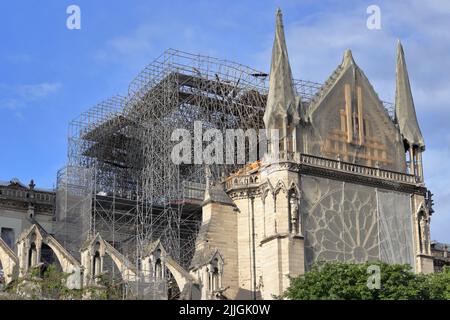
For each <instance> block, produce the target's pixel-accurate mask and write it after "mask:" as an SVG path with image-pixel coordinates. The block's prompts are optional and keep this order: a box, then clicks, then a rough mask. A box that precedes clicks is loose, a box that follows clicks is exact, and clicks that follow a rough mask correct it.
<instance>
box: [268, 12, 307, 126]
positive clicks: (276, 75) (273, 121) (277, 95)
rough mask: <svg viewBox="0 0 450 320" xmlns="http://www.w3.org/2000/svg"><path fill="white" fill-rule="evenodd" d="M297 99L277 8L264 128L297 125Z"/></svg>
mask: <svg viewBox="0 0 450 320" xmlns="http://www.w3.org/2000/svg"><path fill="white" fill-rule="evenodd" d="M297 101H298V100H297V99H296V97H295V91H294V83H293V80H292V71H291V66H290V64H289V57H288V52H287V48H286V40H285V37H284V29H283V15H282V13H281V10H280V9H278V10H277V13H276V30H275V40H274V43H273V49H272V63H271V66H270V81H269V94H268V97H267V106H266V111H265V114H264V124H265V127H266V129H280V128H281V127H283V126H287V125H294V126H295V125H297V124H298V121H299V114H298V109H297V105H298V102H297ZM285 122H287V123H285Z"/></svg>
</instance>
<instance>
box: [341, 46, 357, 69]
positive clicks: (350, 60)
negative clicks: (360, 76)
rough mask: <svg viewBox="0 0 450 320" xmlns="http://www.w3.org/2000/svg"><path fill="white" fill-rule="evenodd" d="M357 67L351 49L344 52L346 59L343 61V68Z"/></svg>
mask: <svg viewBox="0 0 450 320" xmlns="http://www.w3.org/2000/svg"><path fill="white" fill-rule="evenodd" d="M352 64H353V65H356V63H355V60H354V59H353V55H352V51H351V50H350V49H346V50H345V52H344V58H343V59H342V67H344V68H345V67H347V66H349V65H352Z"/></svg>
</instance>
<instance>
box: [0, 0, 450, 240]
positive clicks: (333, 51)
mask: <svg viewBox="0 0 450 320" xmlns="http://www.w3.org/2000/svg"><path fill="white" fill-rule="evenodd" d="M71 4H76V5H79V6H80V8H81V14H82V16H81V19H82V29H81V30H68V29H67V28H66V19H67V16H68V15H67V14H66V8H67V7H68V6H69V5H71ZM371 4H376V5H378V6H379V7H380V9H381V30H368V29H367V27H366V19H367V17H368V15H367V13H366V8H367V7H368V6H369V5H371ZM277 7H281V8H282V10H283V13H284V22H285V29H286V37H287V45H288V50H289V55H290V59H291V64H292V69H293V74H294V77H296V78H301V79H306V80H312V81H317V82H323V81H324V80H325V79H326V78H327V77H328V75H329V74H330V73H331V72H332V71H333V70H334V68H335V67H336V66H337V65H338V64H339V63H340V62H341V59H342V54H343V52H344V50H345V49H346V48H350V49H352V51H353V55H354V57H355V60H356V62H357V63H358V64H359V66H360V67H361V68H362V69H363V70H364V71H365V73H366V75H367V76H368V78H369V79H370V80H371V82H372V84H373V85H374V87H375V89H376V90H377V92H378V94H379V95H380V97H381V98H382V99H383V100H387V101H393V99H394V93H395V82H394V81H395V41H396V39H397V38H400V39H401V40H402V42H403V45H404V49H405V54H406V60H407V63H408V68H409V74H410V78H411V84H412V87H413V94H414V98H415V104H416V109H417V113H418V117H419V123H420V125H421V128H422V132H423V135H424V137H425V141H426V145H427V150H426V152H425V154H424V162H425V176H426V181H427V186H428V187H429V188H430V189H431V190H432V191H433V192H434V193H435V203H436V206H435V209H436V213H435V214H434V216H433V218H432V238H433V239H437V240H440V241H446V242H450V188H449V181H450V161H449V160H450V132H449V130H448V127H449V122H450V107H449V101H450V90H449V88H450V73H449V71H450V55H449V53H450V33H449V32H448V30H450V1H448V2H447V1H438V0H436V1H433V0H431V1H419V0H411V1H373V0H372V1H345V2H344V1H314V0H303V1H293V0H291V1H289V0H287V1H149V0H133V1H125V0H122V1H117V0H116V1H113V0H109V1H107V0H95V1H93V0H78V1H75V0H71V1H65V0H42V1H39V2H38V1H32V0H28V1H25V0H15V1H2V2H1V3H0V39H2V40H1V41H2V45H1V46H0V141H1V142H0V143H1V148H0V180H9V179H11V178H12V177H17V178H19V179H20V180H22V181H24V182H28V181H29V180H30V179H31V178H33V179H35V181H36V183H37V185H38V186H39V187H50V188H51V187H53V185H54V183H55V180H56V171H57V170H58V169H59V168H61V167H62V166H64V163H65V161H66V154H67V132H68V122H69V121H70V120H72V119H74V118H75V117H76V116H77V115H79V114H80V113H81V112H83V111H85V110H86V109H88V108H89V107H91V106H93V105H95V104H96V103H98V102H100V101H102V100H104V99H106V98H108V97H110V96H113V95H116V94H126V92H127V89H128V84H129V82H130V81H131V80H132V79H133V78H134V77H135V76H136V75H137V74H138V73H139V71H140V70H141V69H142V68H143V67H144V66H145V65H146V64H148V63H150V62H151V61H152V60H153V59H154V58H156V57H157V56H159V55H160V54H161V53H162V52H163V51H164V50H165V49H167V48H175V49H180V50H183V51H188V52H193V53H201V54H206V55H211V56H215V57H218V58H224V59H227V60H232V61H236V62H240V63H243V64H246V65H249V66H252V67H255V68H257V69H260V70H262V71H268V69H269V65H270V51H271V46H272V41H273V30H274V14H275V10H276V8H277Z"/></svg>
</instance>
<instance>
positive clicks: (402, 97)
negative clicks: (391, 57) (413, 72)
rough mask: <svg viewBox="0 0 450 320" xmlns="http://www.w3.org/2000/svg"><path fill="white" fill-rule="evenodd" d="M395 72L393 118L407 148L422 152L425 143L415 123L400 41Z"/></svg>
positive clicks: (415, 118) (414, 111)
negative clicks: (418, 149) (417, 149)
mask: <svg viewBox="0 0 450 320" xmlns="http://www.w3.org/2000/svg"><path fill="white" fill-rule="evenodd" d="M396 71H397V81H396V90H395V118H396V120H397V123H398V126H399V128H400V133H401V134H402V135H403V138H404V139H405V141H406V142H407V143H408V145H409V146H416V147H419V148H420V149H421V150H424V149H425V142H424V139H423V137H422V133H421V132H420V128H419V123H418V121H417V116H416V110H415V107H414V101H413V97H412V93H411V86H410V84H409V77H408V70H407V69H406V62H405V54H404V52H403V46H402V44H401V42H400V40H398V43H397V70H396Z"/></svg>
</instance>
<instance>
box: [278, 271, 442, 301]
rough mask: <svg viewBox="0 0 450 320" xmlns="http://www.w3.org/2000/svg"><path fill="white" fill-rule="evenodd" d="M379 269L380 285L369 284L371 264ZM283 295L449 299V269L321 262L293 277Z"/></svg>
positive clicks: (372, 298)
mask: <svg viewBox="0 0 450 320" xmlns="http://www.w3.org/2000/svg"><path fill="white" fill-rule="evenodd" d="M374 265H375V266H377V267H378V268H379V269H378V270H379V271H380V272H379V276H380V281H379V287H371V286H368V285H367V284H368V279H369V277H370V276H371V274H370V273H368V270H370V269H369V266H374ZM283 297H284V298H288V299H295V300H297V299H299V300H311V299H314V300H322V299H325V300H343V299H344V300H350V299H355V300H374V299H396V300H397V299H401V300H406V299H408V300H424V299H449V298H450V270H449V269H445V270H444V271H443V272H442V273H436V274H431V275H423V274H415V273H414V272H413V271H412V270H411V267H410V266H409V265H390V264H386V263H381V262H376V263H364V264H354V263H344V262H327V263H318V264H316V265H315V266H313V268H312V270H311V271H310V272H308V273H306V274H304V275H302V276H299V277H297V278H293V279H291V286H290V287H289V288H288V289H287V291H286V292H285V294H284V296H283Z"/></svg>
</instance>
